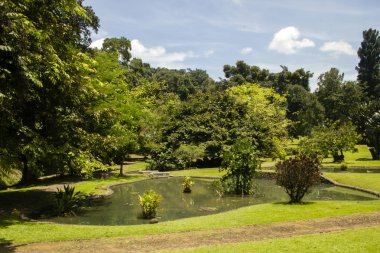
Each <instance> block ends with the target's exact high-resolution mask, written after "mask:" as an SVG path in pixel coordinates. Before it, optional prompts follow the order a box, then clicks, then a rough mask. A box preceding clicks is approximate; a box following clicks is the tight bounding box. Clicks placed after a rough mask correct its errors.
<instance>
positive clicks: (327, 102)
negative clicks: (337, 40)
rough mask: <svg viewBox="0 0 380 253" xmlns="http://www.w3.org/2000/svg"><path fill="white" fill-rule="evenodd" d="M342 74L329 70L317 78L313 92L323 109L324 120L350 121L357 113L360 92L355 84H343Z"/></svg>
mask: <svg viewBox="0 0 380 253" xmlns="http://www.w3.org/2000/svg"><path fill="white" fill-rule="evenodd" d="M343 78H344V74H343V73H342V74H341V73H339V70H338V69H336V68H331V69H330V70H329V71H327V72H326V73H324V74H322V75H320V76H319V78H318V80H319V81H318V88H317V90H316V92H315V94H316V96H317V97H318V101H319V102H320V103H321V104H322V105H323V107H324V108H325V114H326V118H328V119H330V120H332V121H337V120H340V121H342V122H346V121H350V120H352V119H353V117H355V115H356V114H357V113H358V111H359V107H360V103H361V100H362V91H361V89H360V86H359V85H358V84H357V83H356V82H344V81H343Z"/></svg>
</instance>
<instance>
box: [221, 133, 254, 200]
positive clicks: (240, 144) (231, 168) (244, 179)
mask: <svg viewBox="0 0 380 253" xmlns="http://www.w3.org/2000/svg"><path fill="white" fill-rule="evenodd" d="M260 163H261V161H260V159H259V157H258V155H257V150H256V147H255V146H254V145H253V144H252V142H251V141H250V140H249V139H239V140H237V141H236V142H235V144H234V145H233V146H232V147H231V149H230V150H228V151H226V152H225V153H224V154H223V162H222V167H221V169H222V170H226V171H227V174H226V175H225V176H223V177H222V179H221V181H222V182H224V184H225V185H224V186H226V187H225V188H226V189H225V191H226V192H228V193H234V194H242V195H246V194H250V193H251V189H252V186H253V177H254V176H255V173H256V170H258V169H260Z"/></svg>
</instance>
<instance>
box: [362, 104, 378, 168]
mask: <svg viewBox="0 0 380 253" xmlns="http://www.w3.org/2000/svg"><path fill="white" fill-rule="evenodd" d="M364 134H365V139H366V141H367V143H368V146H369V150H370V152H371V155H372V158H373V159H374V160H380V111H378V112H375V113H374V114H373V115H372V117H370V118H369V119H368V120H367V122H366V124H365V131H364Z"/></svg>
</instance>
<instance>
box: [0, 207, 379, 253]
mask: <svg viewBox="0 0 380 253" xmlns="http://www.w3.org/2000/svg"><path fill="white" fill-rule="evenodd" d="M152 226H154V225H152ZM374 226H380V212H374V213H369V214H360V215H350V216H340V217H333V218H323V219H313V220H305V221H292V222H279V223H272V224H265V225H254V226H245V227H239V228H227V229H217V230H207V231H191V232H180V233H165V234H159V235H146V236H139V237H137V236H136V237H133V236H132V237H131V236H129V237H118V238H100V239H90V240H75V241H59V242H48V243H33V244H28V245H18V246H17V245H15V246H11V247H8V248H3V249H1V248H0V252H28V253H33V252H57V253H60V252H65V253H66V252H81V253H89V252H102V253H104V252H112V253H113V252H152V251H157V250H163V249H179V248H188V247H201V246H209V245H215V244H222V243H238V242H248V241H260V240H268V239H277V238H286V237H292V236H297V235H306V234H318V233H329V232H336V231H341V230H346V229H355V228H364V227H374Z"/></svg>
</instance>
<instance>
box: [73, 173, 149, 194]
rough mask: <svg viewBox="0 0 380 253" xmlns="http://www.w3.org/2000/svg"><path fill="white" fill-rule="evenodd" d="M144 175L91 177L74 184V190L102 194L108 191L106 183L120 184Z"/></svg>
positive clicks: (141, 177)
mask: <svg viewBox="0 0 380 253" xmlns="http://www.w3.org/2000/svg"><path fill="white" fill-rule="evenodd" d="M143 178H144V176H140V175H130V176H124V177H117V176H113V177H110V178H106V179H91V180H88V181H81V182H79V183H76V184H75V190H76V191H80V192H81V193H83V194H88V195H90V194H95V195H102V194H105V193H107V192H108V189H107V187H105V186H108V185H114V184H122V183H127V182H134V181H138V180H141V179H143Z"/></svg>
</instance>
